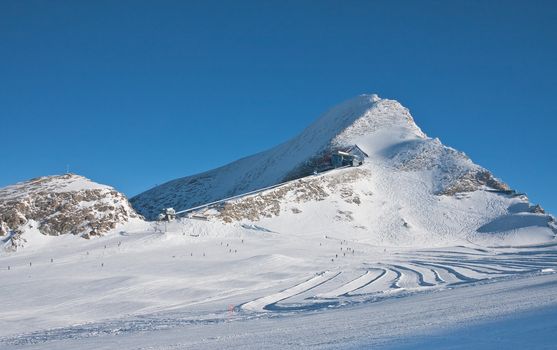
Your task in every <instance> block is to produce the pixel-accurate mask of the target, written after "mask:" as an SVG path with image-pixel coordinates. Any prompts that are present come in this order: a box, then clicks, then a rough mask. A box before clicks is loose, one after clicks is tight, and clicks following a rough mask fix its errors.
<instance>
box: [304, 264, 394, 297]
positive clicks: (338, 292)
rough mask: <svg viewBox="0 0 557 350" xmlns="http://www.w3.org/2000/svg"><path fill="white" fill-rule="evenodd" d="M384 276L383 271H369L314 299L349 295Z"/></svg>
mask: <svg viewBox="0 0 557 350" xmlns="http://www.w3.org/2000/svg"><path fill="white" fill-rule="evenodd" d="M384 274H385V270H379V269H375V270H370V271H367V272H366V273H364V274H363V275H361V276H360V277H358V278H356V279H354V280H352V281H350V282H348V283H346V284H344V285H342V286H340V287H339V288H337V289H334V290H332V291H330V292H326V293H321V294H317V295H316V296H315V297H316V298H320V299H327V298H336V297H340V296H346V295H348V294H349V293H351V292H353V291H355V290H358V289H360V288H363V287H364V286H366V285H368V284H370V283H372V282H373V281H375V280H377V279H378V278H380V277H381V276H383V275H384Z"/></svg>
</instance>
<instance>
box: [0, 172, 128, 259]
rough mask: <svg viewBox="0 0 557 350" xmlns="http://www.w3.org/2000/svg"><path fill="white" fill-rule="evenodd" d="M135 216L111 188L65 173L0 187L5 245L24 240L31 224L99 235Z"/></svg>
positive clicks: (49, 231) (52, 231)
mask: <svg viewBox="0 0 557 350" xmlns="http://www.w3.org/2000/svg"><path fill="white" fill-rule="evenodd" d="M137 217H139V216H138V215H137V214H136V212H135V211H134V210H133V208H132V207H131V206H130V204H129V203H128V200H127V199H126V197H125V196H124V195H123V194H121V193H120V192H118V191H116V190H115V189H113V188H111V187H109V186H104V185H100V184H97V183H94V182H92V181H90V180H88V179H86V178H84V177H82V176H78V175H74V174H66V175H59V176H48V177H40V178H36V179H32V180H29V181H25V182H22V183H18V184H15V185H12V186H8V187H5V188H3V189H0V238H2V239H3V241H4V243H5V245H7V247H8V248H12V249H15V248H17V246H20V245H22V244H23V243H24V242H25V236H24V235H23V233H24V231H25V229H26V228H32V227H28V226H32V225H33V224H32V223H34V225H35V226H36V227H34V228H36V229H38V230H39V231H40V232H41V233H42V234H45V235H53V236H58V235H64V234H73V235H79V236H81V237H84V238H89V237H91V236H93V235H102V234H103V233H106V232H108V231H110V230H111V229H114V228H115V227H116V226H117V225H118V224H121V223H125V222H127V221H128V220H129V219H130V218H137Z"/></svg>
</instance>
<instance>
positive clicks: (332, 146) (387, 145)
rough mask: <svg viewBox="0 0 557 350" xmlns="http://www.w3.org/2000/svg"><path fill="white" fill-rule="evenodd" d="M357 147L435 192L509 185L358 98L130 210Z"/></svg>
mask: <svg viewBox="0 0 557 350" xmlns="http://www.w3.org/2000/svg"><path fill="white" fill-rule="evenodd" d="M354 145H357V146H358V147H360V148H361V149H362V150H363V151H364V152H366V153H367V154H368V155H369V159H367V160H366V162H367V163H369V164H372V165H373V164H378V165H388V166H390V167H391V168H392V169H393V173H394V172H408V171H422V170H423V171H426V172H427V174H424V175H427V177H428V179H429V181H431V184H432V191H433V192H434V193H435V194H455V193H458V192H463V191H474V190H476V189H479V188H483V187H489V188H492V189H496V190H508V187H507V186H506V185H505V184H504V183H502V182H501V181H499V180H497V179H495V178H494V177H493V176H492V175H491V173H490V172H489V171H487V170H486V169H484V168H482V167H480V166H478V165H476V164H474V163H473V162H472V161H471V160H470V159H469V158H468V157H467V156H466V155H465V154H463V153H461V152H458V151H456V150H454V149H452V148H450V147H446V146H444V145H443V144H442V143H441V142H440V141H439V140H438V139H432V138H429V137H428V136H427V135H426V134H425V133H424V132H422V130H421V129H420V128H419V127H418V126H417V125H416V123H415V122H414V119H413V118H412V116H411V115H410V113H409V111H408V109H406V108H405V107H403V106H402V105H401V104H400V103H398V102H397V101H394V100H388V99H381V98H379V97H378V96H377V95H361V96H358V97H356V98H353V99H351V100H348V101H346V102H344V103H342V104H340V105H338V106H336V107H334V108H332V109H331V110H329V111H328V112H326V113H325V114H323V115H322V116H321V117H320V118H319V119H317V120H316V121H315V122H314V123H313V124H312V125H310V126H309V127H308V128H306V129H305V130H304V131H303V132H302V133H301V134H300V135H298V136H297V137H295V138H294V139H292V140H290V141H288V142H285V143H283V144H281V145H278V146H276V147H275V148H272V149H270V150H267V151H264V152H261V153H258V154H256V155H253V156H250V157H246V158H243V159H240V160H238V161H235V162H233V163H230V164H228V165H225V166H223V167H220V168H218V169H214V170H211V171H208V172H205V173H202V174H198V175H193V176H188V177H184V178H180V179H176V180H172V181H169V182H167V183H165V184H163V185H160V186H157V187H155V188H153V189H150V190H148V191H146V192H144V193H141V194H139V195H138V196H136V197H134V198H132V199H131V203H132V205H133V206H134V208H135V209H136V210H137V211H138V212H139V213H141V214H142V215H144V216H145V217H147V218H151V219H153V218H155V217H156V215H157V214H158V213H160V212H161V211H162V210H163V209H164V208H166V207H173V208H175V209H177V210H180V209H187V208H191V207H193V206H196V205H200V204H204V203H208V202H211V201H215V200H219V199H222V198H226V197H230V196H234V195H238V194H242V193H245V192H248V191H251V190H256V189H259V188H263V187H266V186H271V185H274V184H277V183H281V182H283V181H287V180H292V179H297V178H301V177H304V176H307V175H309V174H311V173H312V172H313V170H314V168H315V164H316V163H318V162H319V160H320V159H322V158H323V157H326V156H327V155H328V154H330V153H331V152H333V151H334V150H339V149H346V148H347V147H352V146H354Z"/></svg>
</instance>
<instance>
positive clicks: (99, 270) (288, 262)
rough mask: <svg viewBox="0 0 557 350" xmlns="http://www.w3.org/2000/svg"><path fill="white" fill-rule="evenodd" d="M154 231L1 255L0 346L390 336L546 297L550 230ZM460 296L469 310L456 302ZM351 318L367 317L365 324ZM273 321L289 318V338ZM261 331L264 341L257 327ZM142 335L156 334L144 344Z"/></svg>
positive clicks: (488, 316) (382, 341) (48, 240)
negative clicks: (452, 241) (413, 244)
mask: <svg viewBox="0 0 557 350" xmlns="http://www.w3.org/2000/svg"><path fill="white" fill-rule="evenodd" d="M161 229H162V230H163V229H164V228H162V227H160V226H159V227H154V226H141V227H126V228H125V230H122V232H121V233H115V234H113V235H111V236H109V237H103V238H100V239H95V240H90V241H87V240H83V239H79V238H77V237H44V236H37V237H35V239H36V240H37V241H39V240H41V241H42V242H41V243H42V244H41V245H40V249H33V248H31V247H30V248H29V249H26V250H24V251H22V252H18V253H17V254H12V255H7V256H6V255H3V256H2V257H0V266H2V270H1V271H0V278H1V279H2V286H1V291H2V297H3V299H2V300H3V302H2V308H1V309H0V320H1V321H0V331H1V333H0V334H1V335H0V348H3V349H4V348H6V349H27V348H29V349H32V348H40V349H63V348H70V347H71V346H75V347H79V348H88V347H89V348H92V347H94V346H99V348H102V346H101V345H103V344H104V345H103V346H105V348H109V347H110V346H111V345H110V344H112V345H113V344H114V342H118V343H119V344H124V346H125V347H127V348H142V347H146V346H147V345H145V344H152V346H153V347H154V348H155V349H172V348H175V347H178V348H182V347H185V348H188V347H191V348H219V347H221V348H222V347H228V346H229V345H230V346H236V347H237V348H242V347H248V348H249V347H250V346H251V347H252V348H261V347H265V346H268V347H271V346H279V345H280V346H285V347H286V348H289V347H290V348H295V347H298V346H302V345H304V344H307V345H308V346H310V345H311V346H313V347H316V348H338V347H341V348H345V347H349V345H350V346H352V345H354V346H357V345H358V344H364V343H365V344H367V342H369V343H370V344H376V345H381V346H382V347H383V346H384V347H388V346H392V345H395V344H397V343H396V342H395V343H393V342H394V341H395V339H394V338H395V337H403V338H404V337H407V336H408V334H413V332H416V331H418V330H419V331H420V332H440V331H442V330H443V329H445V327H449V326H451V327H452V326H459V327H460V326H462V325H464V324H467V322H469V321H470V322H488V321H490V320H492V319H493V318H494V317H497V318H498V317H499V316H500V315H505V314H509V313H513V312H515V311H518V310H533V309H535V308H537V307H540V306H542V305H548V306H551V305H554V304H555V303H556V302H557V300H556V299H557V297H555V296H556V295H557V293H555V291H556V290H554V289H555V288H556V287H555V286H556V285H557V284H556V282H557V280H556V277H555V270H557V245H556V244H555V243H551V242H550V243H546V244H541V245H530V246H522V247H488V246H484V247H480V246H478V245H468V246H446V247H436V248H421V249H409V248H394V247H378V246H374V245H371V244H368V243H365V242H357V241H350V240H342V239H335V238H330V237H325V236H322V237H321V238H318V237H316V236H313V237H312V236H310V237H304V236H303V235H291V234H289V233H288V232H281V233H276V232H264V231H258V230H253V229H246V228H243V227H241V226H240V225H236V226H232V228H231V227H230V226H229V225H223V224H221V223H218V222H197V221H191V220H189V221H184V222H175V223H172V224H169V225H168V226H167V232H166V233H160V230H161ZM155 231H156V232H155ZM192 234H194V236H192ZM36 246H37V247H39V245H38V244H37V245H36ZM341 248H342V250H341ZM344 252H348V254H346V255H344ZM352 252H353V253H352ZM337 256H338V257H337ZM51 259H52V260H51ZM30 262H32V266H30V264H29V263H30ZM8 264H9V266H10V270H7V268H6V266H7V265H8ZM507 292H508V293H511V294H512V297H513V298H515V299H512V298H510V299H507V300H506V301H505V302H503V300H499V299H497V303H499V304H497V305H494V306H492V309H489V307H490V306H489V303H495V301H494V300H493V299H494V297H493V294H494V293H507ZM453 293H454V294H453ZM501 298H507V296H506V295H505V294H503V295H502V296H501ZM472 299H473V300H474V304H470V303H472ZM399 303H400V306H399V307H396V305H398V304H399ZM414 303H415V304H414ZM446 303H450V304H451V306H450V308H449V305H447V304H446ZM486 303H487V304H486ZM469 304H470V305H474V308H473V309H471V310H469V311H467V313H463V314H462V313H459V312H457V311H454V312H453V310H458V309H459V308H462V309H466V308H467V307H470V306H466V305H469ZM386 305H392V307H391V306H389V307H388V308H389V310H391V311H390V312H393V315H397V314H398V315H399V317H403V318H404V317H410V318H408V319H406V320H404V319H403V320H402V321H401V323H400V324H399V325H397V326H396V328H395V329H394V330H393V329H390V330H389V329H387V328H385V327H384V326H381V324H382V323H381V324H380V323H378V322H383V321H385V320H389V319H390V320H392V321H391V322H394V316H393V315H391V316H386V315H385V314H383V313H384V312H387V311H381V310H384V309H383V308H384V307H386ZM478 305H481V307H478ZM484 305H487V306H485V307H484ZM440 306H442V308H446V310H445V311H443V310H442V309H441V310H440V309H439V307H440ZM453 308H454V309H453ZM486 308H487V309H486ZM418 310H421V313H420V312H418ZM486 310H487V311H488V312H487V311H486ZM406 312H412V315H413V316H410V315H405V313H406ZM435 312H438V314H436V313H435ZM485 312H487V313H485ZM422 313H423V316H418V315H422ZM427 317H433V318H432V319H429V318H427ZM308 318H309V319H311V318H315V320H316V321H318V322H319V323H321V322H324V323H323V324H321V326H322V327H323V330H319V329H317V325H314V326H313V328H312V327H309V328H308V326H307V325H306V326H303V327H302V326H301V325H302V324H305V323H306V322H309V321H305V320H308ZM342 320H343V321H342ZM362 320H365V322H368V323H371V324H372V325H373V327H375V328H373V330H371V329H367V331H365V330H364V329H363V328H361V324H362V323H361V322H362ZM442 320H443V321H442ZM313 322H314V321H311V322H309V323H311V324H313ZM421 323H423V324H421ZM273 324H274V325H276V327H277V328H275V326H272V325H273ZM393 324H394V323H393ZM295 325H299V326H300V328H299V329H298V331H296V329H295ZM424 325H430V327H426V326H424ZM284 327H286V328H284ZM347 327H348V328H347ZM377 327H378V328H377ZM326 328H329V329H328V330H327V331H325V329H326ZM274 329H286V331H285V332H286V333H284V334H286V335H287V336H288V337H291V339H290V341H287V340H285V339H287V338H284V337H283V333H281V332H279V331H278V330H274ZM342 329H343V330H344V332H346V333H345V334H344V335H343V336H342V337H340V338H338V337H339V336H340V330H342ZM214 332H217V333H214ZM221 332H222V333H221ZM258 332H263V333H264V334H265V335H266V336H269V339H267V340H264V339H257V338H255V337H256V335H257V334H259V333H258ZM314 332H317V333H318V334H319V337H320V338H315V337H312V336H311V334H313V333H314ZM378 332H379V333H378ZM179 334H181V335H182V338H177V337H179ZM186 334H187V336H186ZM219 334H225V335H224V336H222V337H221V336H220V335H219ZM147 336H148V337H154V338H156V339H157V342H153V341H147V342H146V343H143V342H144V341H146V340H145V337H147ZM166 337H168V338H166ZM377 337H378V338H377ZM306 338H307V339H306ZM376 338H377V339H376ZM342 339H351V340H350V341H349V342H346V343H342V342H341V343H339V341H342ZM361 342H364V343H361ZM177 344H179V345H177ZM260 345H261V346H260ZM146 348H149V347H146Z"/></svg>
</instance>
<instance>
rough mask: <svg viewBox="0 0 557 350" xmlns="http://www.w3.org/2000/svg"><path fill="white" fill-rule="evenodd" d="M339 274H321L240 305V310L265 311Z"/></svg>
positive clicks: (330, 272)
mask: <svg viewBox="0 0 557 350" xmlns="http://www.w3.org/2000/svg"><path fill="white" fill-rule="evenodd" d="M339 274H340V272H332V271H325V272H322V273H320V274H318V275H317V276H314V277H312V278H310V279H309V280H307V281H305V282H302V283H300V284H297V285H295V286H294V287H291V288H288V289H285V290H283V291H281V292H278V293H275V294H271V295H268V296H265V297H262V298H259V299H255V300H252V301H250V302H247V303H245V304H242V305H240V308H241V309H243V310H246V311H265V310H267V308H268V307H269V306H270V305H273V304H276V303H278V302H279V301H281V300H284V299H288V298H290V297H293V296H294V295H298V294H300V293H303V292H305V291H308V290H310V289H312V288H315V287H317V286H319V285H321V284H323V283H325V282H327V281H329V280H331V279H333V278H335V277H336V276H338V275H339Z"/></svg>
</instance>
